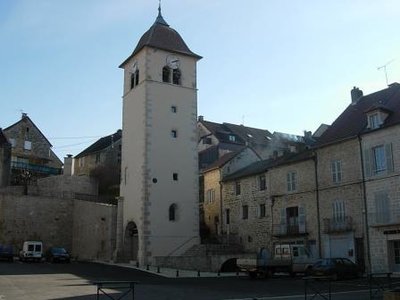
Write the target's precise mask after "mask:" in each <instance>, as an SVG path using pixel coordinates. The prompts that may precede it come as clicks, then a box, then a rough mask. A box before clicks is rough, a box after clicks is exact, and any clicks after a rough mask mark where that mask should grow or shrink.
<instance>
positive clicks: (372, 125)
mask: <svg viewBox="0 0 400 300" xmlns="http://www.w3.org/2000/svg"><path fill="white" fill-rule="evenodd" d="M365 113H366V115H367V121H368V125H367V126H368V129H377V128H379V127H381V126H382V124H383V123H384V122H385V120H386V118H387V117H388V116H389V114H390V110H389V109H387V108H386V107H385V106H383V105H381V104H379V105H377V106H373V107H371V108H370V109H368V110H367V111H366V112H365Z"/></svg>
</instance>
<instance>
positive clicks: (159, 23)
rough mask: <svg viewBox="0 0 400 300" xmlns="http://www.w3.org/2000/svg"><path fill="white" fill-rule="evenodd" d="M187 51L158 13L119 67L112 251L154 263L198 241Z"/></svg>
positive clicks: (191, 73) (191, 60)
mask: <svg viewBox="0 0 400 300" xmlns="http://www.w3.org/2000/svg"><path fill="white" fill-rule="evenodd" d="M199 59H201V57H200V56H199V55H197V54H195V53H193V52H192V51H191V50H190V49H189V48H188V46H187V45H186V44H185V42H184V40H183V39H182V37H181V36H180V35H179V34H178V32H176V31H175V30H174V29H172V28H171V27H170V26H169V25H168V24H167V23H166V21H165V20H164V19H163V17H162V16H161V10H160V9H159V15H158V17H157V18H156V21H155V22H154V24H153V25H152V26H151V27H150V29H149V30H148V31H147V32H146V33H144V34H143V36H142V37H141V39H140V40H139V42H138V44H137V46H136V48H135V49H134V51H133V53H132V54H131V55H130V56H129V57H128V58H127V59H126V60H125V61H124V62H123V63H122V64H121V66H120V67H121V68H122V69H123V70H124V91H123V129H122V130H123V135H122V163H121V173H122V174H121V179H122V180H121V185H120V195H121V199H120V204H121V205H122V207H123V210H121V211H119V227H118V236H117V239H118V240H117V242H118V248H119V252H120V253H121V252H122V253H123V256H124V257H125V259H127V260H133V261H138V262H139V263H140V264H152V263H154V262H155V259H156V257H165V256H170V257H172V256H179V255H180V254H182V253H183V252H185V251H186V250H187V249H189V248H190V247H192V246H193V245H196V244H198V243H199V211H198V207H199V205H198V197H199V196H198V195H199V190H198V160H197V130H196V124H197V83H196V63H197V61H198V60H199Z"/></svg>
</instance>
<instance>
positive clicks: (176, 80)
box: [172, 69, 181, 85]
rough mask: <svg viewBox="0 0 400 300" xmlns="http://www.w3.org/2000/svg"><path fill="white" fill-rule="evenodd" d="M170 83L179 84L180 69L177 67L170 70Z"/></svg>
mask: <svg viewBox="0 0 400 300" xmlns="http://www.w3.org/2000/svg"><path fill="white" fill-rule="evenodd" d="M172 83H173V84H178V85H180V84H181V70H179V69H174V70H173V71H172Z"/></svg>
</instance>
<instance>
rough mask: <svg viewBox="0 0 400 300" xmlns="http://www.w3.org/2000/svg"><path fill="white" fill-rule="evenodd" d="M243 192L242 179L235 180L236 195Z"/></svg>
mask: <svg viewBox="0 0 400 300" xmlns="http://www.w3.org/2000/svg"><path fill="white" fill-rule="evenodd" d="M241 193H242V188H241V184H240V180H236V181H235V195H236V196H240V194H241Z"/></svg>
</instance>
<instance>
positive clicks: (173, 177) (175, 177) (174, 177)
mask: <svg viewBox="0 0 400 300" xmlns="http://www.w3.org/2000/svg"><path fill="white" fill-rule="evenodd" d="M172 179H173V180H174V181H178V173H173V174H172Z"/></svg>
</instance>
